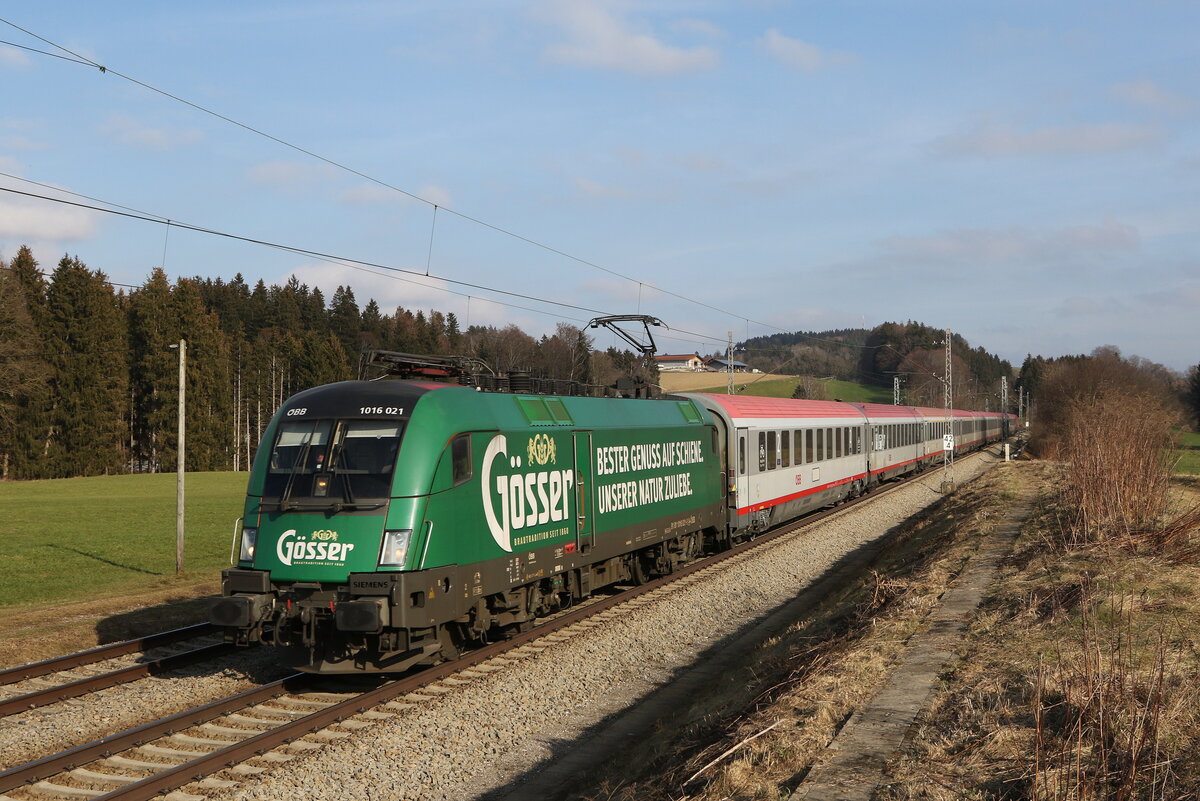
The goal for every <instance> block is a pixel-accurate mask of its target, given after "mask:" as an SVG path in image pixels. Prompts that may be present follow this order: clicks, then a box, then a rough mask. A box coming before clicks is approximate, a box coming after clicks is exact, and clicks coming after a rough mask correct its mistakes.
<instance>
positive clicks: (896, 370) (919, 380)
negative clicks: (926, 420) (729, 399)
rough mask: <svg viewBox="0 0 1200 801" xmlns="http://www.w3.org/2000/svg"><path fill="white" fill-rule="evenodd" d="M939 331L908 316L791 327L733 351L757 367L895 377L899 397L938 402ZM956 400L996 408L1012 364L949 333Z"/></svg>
mask: <svg viewBox="0 0 1200 801" xmlns="http://www.w3.org/2000/svg"><path fill="white" fill-rule="evenodd" d="M944 337H945V332H944V331H943V330H941V329H937V328H933V327H932V326H928V325H925V324H923V323H917V322H913V321H909V322H905V323H883V324H882V325H879V326H876V327H875V328H873V329H870V330H867V329H863V328H841V329H833V330H829V331H796V332H792V333H784V334H771V335H770V336H762V337H754V338H752V339H748V340H746V341H745V342H741V343H739V344H738V348H737V354H736V355H735V358H738V359H740V360H742V361H745V362H746V363H747V364H750V365H752V366H753V367H755V368H758V369H759V370H762V371H763V372H771V373H785V374H793V375H810V376H817V377H820V378H833V379H840V380H842V381H849V382H854V383H859V384H865V385H869V386H875V387H881V388H882V387H887V388H889V389H890V388H891V386H892V382H893V380H894V378H895V376H897V375H899V376H900V378H901V387H902V392H903V400H904V402H906V403H913V404H917V405H925V406H941V405H942V403H943V384H942V380H941V377H942V375H943V374H944V373H945V347H944V345H943V340H944ZM951 342H952V352H953V372H954V398H955V399H954V403H955V405H956V406H958V407H960V408H962V407H969V408H979V409H982V408H990V409H994V410H998V409H999V408H1000V402H999V385H1000V378H1001V376H1008V377H1009V380H1010V381H1011V380H1012V378H1013V375H1014V374H1013V366H1012V364H1010V363H1009V362H1008V361H1006V360H1004V359H1001V358H1000V357H999V356H996V355H994V354H992V353H989V352H988V351H987V350H985V349H984V348H983V347H976V348H972V347H971V345H970V343H968V342H967V341H966V340H965V339H963V338H962V337H961V336H959V335H957V334H952V335H951Z"/></svg>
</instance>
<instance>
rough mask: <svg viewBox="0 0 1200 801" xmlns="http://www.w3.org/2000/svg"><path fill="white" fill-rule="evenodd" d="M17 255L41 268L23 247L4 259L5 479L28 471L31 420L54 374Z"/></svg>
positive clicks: (1, 406) (0, 288) (0, 437)
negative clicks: (9, 260)
mask: <svg viewBox="0 0 1200 801" xmlns="http://www.w3.org/2000/svg"><path fill="white" fill-rule="evenodd" d="M18 259H25V260H26V261H27V264H28V265H29V266H30V267H31V268H32V269H33V271H34V274H36V268H37V262H36V261H33V255H32V254H31V253H30V252H29V249H28V248H24V247H23V248H21V254H19V255H18V257H15V258H14V259H13V262H12V264H11V265H10V266H9V269H2V268H3V265H2V264H0V371H3V375H4V380H3V381H0V479H7V478H15V477H22V476H23V475H24V474H25V471H26V469H27V467H28V465H29V460H30V456H31V451H32V446H33V439H32V438H31V437H30V434H31V432H32V430H33V429H31V428H30V427H29V426H28V422H29V420H30V419H31V412H33V411H34V410H36V409H39V408H41V407H42V406H43V404H44V400H45V392H46V382H47V379H48V378H49V376H50V367H49V364H48V363H47V361H46V354H45V353H44V346H43V344H42V338H41V335H40V334H39V333H38V330H37V327H36V326H35V325H34V323H33V316H32V315H31V314H30V312H29V302H28V299H27V297H26V293H25V291H24V290H23V288H22V286H21V284H20V281H21V279H19V278H18V277H17V275H16V266H15V265H16V264H17V261H18ZM37 277H38V279H39V280H40V278H41V276H40V275H39V276H37Z"/></svg>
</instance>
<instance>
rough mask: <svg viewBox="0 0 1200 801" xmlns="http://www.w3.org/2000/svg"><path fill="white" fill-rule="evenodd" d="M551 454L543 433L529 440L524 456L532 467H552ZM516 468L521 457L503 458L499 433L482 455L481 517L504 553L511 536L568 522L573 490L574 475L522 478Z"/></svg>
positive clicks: (551, 473)
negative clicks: (532, 463) (552, 524)
mask: <svg viewBox="0 0 1200 801" xmlns="http://www.w3.org/2000/svg"><path fill="white" fill-rule="evenodd" d="M554 451H555V448H554V440H553V439H552V438H551V437H550V436H549V435H548V434H538V435H537V436H535V437H531V438H530V441H529V445H528V448H527V454H528V456H529V459H530V461H531V462H536V463H539V464H546V463H547V462H553V461H555V458H554V457H555V453H554ZM500 457H504V459H503V461H499V459H500ZM531 466H532V465H531ZM521 467H522V461H521V457H520V456H512V457H509V455H508V439H507V438H506V437H505V436H504V435H503V434H497V435H496V436H494V437H492V441H491V442H489V443H488V446H487V450H486V451H484V454H483V481H482V482H481V485H480V487H481V490H482V493H483V514H484V517H485V518H486V519H487V525H488V530H489V531H490V532H491V533H492V539H494V540H495V541H496V544H497V545H499V546H500V547H501V548H503V549H504V550H506V551H509V552H511V551H512V532H514V531H519V530H521V529H523V528H530V527H533V526H541V525H545V524H546V523H551V522H553V523H557V522H560V521H563V520H566V519H567V518H568V517H570V513H571V508H570V507H571V489H572V488H573V487H574V486H575V471H574V470H570V469H568V470H540V471H536V472H528V473H526V472H522V471H521Z"/></svg>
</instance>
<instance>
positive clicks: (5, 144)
mask: <svg viewBox="0 0 1200 801" xmlns="http://www.w3.org/2000/svg"><path fill="white" fill-rule="evenodd" d="M0 147H2V148H4V149H5V150H45V149H46V143H45V142H38V141H35V140H33V139H30V138H29V137H28V136H19V135H18V136H0Z"/></svg>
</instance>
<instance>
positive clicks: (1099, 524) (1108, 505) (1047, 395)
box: [1031, 348, 1181, 545]
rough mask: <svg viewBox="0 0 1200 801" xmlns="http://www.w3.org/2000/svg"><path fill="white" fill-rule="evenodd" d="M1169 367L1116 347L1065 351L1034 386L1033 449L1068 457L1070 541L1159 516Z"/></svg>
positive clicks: (1166, 458) (1131, 528)
mask: <svg viewBox="0 0 1200 801" xmlns="http://www.w3.org/2000/svg"><path fill="white" fill-rule="evenodd" d="M1180 412H1181V409H1180V406H1179V402H1178V397H1177V395H1176V394H1175V393H1174V391H1173V389H1172V386H1171V376H1170V373H1169V371H1166V370H1165V368H1162V367H1160V366H1159V365H1155V364H1152V363H1150V362H1146V361H1144V360H1141V359H1138V358H1137V357H1133V358H1131V359H1123V358H1122V357H1121V354H1120V352H1119V351H1117V350H1116V349H1115V348H1099V349H1097V350H1096V351H1094V352H1093V353H1092V355H1091V356H1079V357H1071V358H1068V359H1064V360H1062V361H1060V362H1058V363H1057V364H1055V365H1054V366H1053V368H1052V369H1051V370H1050V371H1049V372H1048V374H1047V375H1046V377H1045V380H1044V381H1043V382H1042V386H1041V388H1040V390H1039V392H1038V398H1037V407H1036V412H1035V418H1034V441H1033V443H1031V446H1032V448H1033V450H1034V452H1035V453H1036V454H1037V455H1038V456H1040V457H1042V458H1049V459H1061V460H1064V461H1066V462H1068V464H1069V471H1068V476H1069V483H1068V489H1067V492H1066V499H1067V500H1068V501H1069V502H1070V503H1071V505H1072V506H1073V507H1074V509H1075V518H1074V519H1073V520H1072V525H1071V526H1070V530H1069V531H1068V532H1067V538H1068V540H1069V542H1068V543H1067V544H1068V545H1072V544H1082V543H1087V542H1097V541H1100V540H1108V539H1112V538H1116V537H1127V536H1128V535H1129V534H1131V533H1132V532H1135V531H1138V530H1143V529H1146V528H1148V527H1151V526H1153V525H1154V524H1155V523H1157V522H1158V518H1159V516H1160V515H1161V514H1162V511H1163V508H1164V504H1165V502H1166V497H1167V496H1166V492H1167V486H1168V481H1169V479H1170V476H1171V466H1172V465H1171V458H1172V454H1171V452H1170V449H1171V447H1172V445H1173V442H1172V438H1173V434H1172V430H1171V429H1172V426H1173V425H1175V424H1177V422H1178V420H1179V417H1180Z"/></svg>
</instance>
